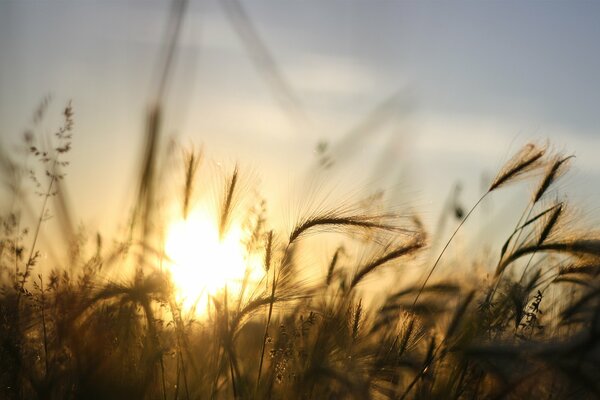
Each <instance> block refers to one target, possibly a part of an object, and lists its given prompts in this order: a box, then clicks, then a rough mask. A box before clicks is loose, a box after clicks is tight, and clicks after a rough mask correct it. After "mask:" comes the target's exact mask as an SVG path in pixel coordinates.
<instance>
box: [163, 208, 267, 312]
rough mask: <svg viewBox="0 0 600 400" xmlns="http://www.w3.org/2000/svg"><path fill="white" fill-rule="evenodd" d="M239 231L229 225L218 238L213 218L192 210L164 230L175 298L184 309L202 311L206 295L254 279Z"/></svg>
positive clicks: (239, 285) (253, 269)
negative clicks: (187, 215)
mask: <svg viewBox="0 0 600 400" xmlns="http://www.w3.org/2000/svg"><path fill="white" fill-rule="evenodd" d="M243 238H244V235H243V230H242V229H241V227H240V226H239V225H235V224H232V226H231V227H230V228H229V229H228V230H227V232H226V233H225V235H223V237H222V238H219V230H218V228H217V224H216V221H215V218H213V217H211V216H210V215H208V214H207V213H203V212H200V211H196V212H194V213H193V214H191V215H190V216H189V217H188V218H187V219H179V220H176V221H174V222H173V223H172V224H171V225H170V227H169V229H168V230H167V236H166V242H165V252H166V254H167V256H168V259H169V269H170V272H171V278H172V280H173V283H174V284H175V287H176V292H177V297H178V300H179V301H180V302H181V303H182V305H183V308H184V309H185V310H190V309H192V308H194V309H196V310H197V312H199V313H202V312H203V311H204V310H205V309H206V306H207V300H208V298H209V296H211V295H212V296H214V295H216V294H217V293H218V292H219V291H221V290H222V289H223V288H225V286H227V289H228V291H229V290H231V291H235V290H239V288H240V287H241V282H242V280H243V279H244V277H245V276H246V279H255V278H256V275H257V274H256V272H257V271H256V268H253V262H252V259H251V257H249V255H248V254H247V252H246V250H245V246H244V244H243Z"/></svg>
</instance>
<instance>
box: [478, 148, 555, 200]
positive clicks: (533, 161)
mask: <svg viewBox="0 0 600 400" xmlns="http://www.w3.org/2000/svg"><path fill="white" fill-rule="evenodd" d="M545 153H546V148H544V147H542V148H540V147H538V146H536V145H535V144H533V143H528V144H526V145H525V146H523V148H522V149H521V150H520V151H519V152H518V153H517V154H515V155H514V156H513V157H512V158H511V159H510V160H509V161H508V162H507V163H506V164H505V165H504V167H503V168H502V169H501V170H500V172H499V173H498V175H496V178H494V180H493V181H492V184H491V185H490V188H489V189H488V192H491V191H493V190H496V189H498V188H499V187H500V186H502V185H504V184H506V183H508V182H509V181H511V180H513V179H516V178H517V177H520V176H521V175H523V174H525V173H527V172H529V171H531V170H533V169H535V168H537V167H539V166H540V161H541V159H542V157H543V156H544V154H545Z"/></svg>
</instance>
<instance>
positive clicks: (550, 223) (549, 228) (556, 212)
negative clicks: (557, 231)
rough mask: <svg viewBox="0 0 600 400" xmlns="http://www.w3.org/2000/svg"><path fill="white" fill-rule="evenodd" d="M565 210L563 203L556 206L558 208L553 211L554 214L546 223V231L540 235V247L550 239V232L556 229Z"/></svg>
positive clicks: (543, 230)
mask: <svg viewBox="0 0 600 400" xmlns="http://www.w3.org/2000/svg"><path fill="white" fill-rule="evenodd" d="M563 210H564V205H563V203H560V204H557V205H556V207H555V208H554V210H553V211H552V214H550V217H549V218H548V221H546V224H545V225H544V229H542V233H541V234H540V238H539V239H538V242H537V244H538V245H540V244H542V243H544V240H546V239H547V238H548V235H550V232H552V229H554V227H555V226H556V224H557V222H558V219H559V218H560V216H561V214H562V212H563Z"/></svg>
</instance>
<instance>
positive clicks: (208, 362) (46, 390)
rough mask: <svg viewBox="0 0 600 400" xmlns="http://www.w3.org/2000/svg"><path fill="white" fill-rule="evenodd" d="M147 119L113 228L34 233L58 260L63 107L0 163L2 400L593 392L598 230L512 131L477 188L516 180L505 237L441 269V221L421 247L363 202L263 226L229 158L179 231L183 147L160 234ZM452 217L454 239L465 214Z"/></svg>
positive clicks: (184, 207)
mask: <svg viewBox="0 0 600 400" xmlns="http://www.w3.org/2000/svg"><path fill="white" fill-rule="evenodd" d="M44 110H45V106H44V104H43V105H42V107H41V108H40V110H39V111H38V112H36V118H38V119H42V118H43V114H44ZM159 117H160V109H159V108H155V109H154V110H153V111H152V112H150V115H149V117H148V131H147V142H146V146H145V150H144V157H143V160H142V165H141V168H140V175H139V182H138V183H139V186H138V187H137V189H136V193H137V197H136V200H135V202H134V204H132V205H129V204H127V205H123V208H124V209H126V208H128V207H131V209H132V212H131V213H130V214H131V215H130V221H129V223H128V225H127V229H126V233H124V234H123V235H122V236H120V237H116V238H103V237H101V236H100V235H97V236H95V235H93V234H92V235H87V236H86V235H83V234H74V235H73V238H72V240H71V241H70V242H69V243H67V244H60V243H64V242H60V241H56V242H55V243H54V242H53V243H50V246H53V247H54V251H55V252H57V253H61V254H62V253H64V254H68V257H67V260H66V261H65V262H64V265H55V264H51V263H50V262H48V260H47V258H44V257H42V253H41V252H40V243H39V241H38V238H39V236H40V229H43V228H44V226H45V224H47V220H48V218H47V216H48V213H49V212H50V210H51V212H52V214H54V215H58V216H57V218H59V217H60V215H59V214H60V213H58V211H57V210H56V208H57V207H58V206H57V205H60V204H61V196H62V194H61V188H62V182H63V177H64V171H66V170H68V169H69V168H77V165H68V162H67V160H68V153H69V151H70V149H71V138H72V134H73V131H74V126H75V125H74V124H75V120H74V119H75V117H74V112H73V108H72V106H71V105H70V104H68V105H67V106H66V107H65V108H64V112H63V123H62V125H61V126H60V127H59V128H57V130H56V131H55V134H54V136H53V137H52V140H51V143H52V144H51V145H46V146H43V145H41V144H40V143H43V142H41V141H40V138H38V137H36V136H35V135H34V134H29V135H27V136H26V138H25V140H26V144H27V147H28V149H29V157H28V158H29V161H30V162H31V161H32V160H33V164H34V165H35V167H36V168H34V169H33V171H32V172H31V173H30V172H28V170H29V169H25V167H24V166H23V165H24V164H23V163H22V160H19V159H14V158H11V157H9V156H7V155H5V156H4V157H3V166H4V170H5V172H6V173H5V182H6V183H7V184H8V187H9V188H10V189H11V192H10V194H11V196H12V197H13V201H12V202H9V205H7V206H6V208H5V209H3V210H2V211H1V214H0V216H1V218H2V233H1V237H0V239H1V241H0V277H1V282H0V285H1V289H0V397H1V398H6V399H21V398H24V399H29V398H47V399H69V398H78V399H137V398H151V399H155V398H156V399H211V398H214V399H227V398H243V399H262V398H265V399H270V398H272V399H338V398H356V399H368V398H373V399H416V398H418V399H430V398H443V399H478V398H490V399H496V398H498V399H499V398H516V399H521V398H522V399H534V398H535V399H551V398H552V399H559V398H560V399H562V398H577V399H581V398H596V397H599V396H600V348H599V343H600V280H599V279H600V278H599V277H598V275H599V272H600V235H598V233H597V232H595V231H593V230H591V229H587V228H585V229H584V228H582V227H583V225H582V224H581V223H580V221H577V220H576V219H574V218H573V217H572V215H574V214H573V213H571V212H570V209H571V205H570V204H568V203H567V202H566V201H565V200H561V199H562V198H563V197H564V196H563V194H560V193H559V194H557V193H556V190H555V184H556V182H557V180H559V179H560V177H561V176H562V175H563V174H564V173H566V172H567V169H568V167H569V164H570V163H572V162H573V161H574V160H573V159H572V158H571V157H569V156H566V155H562V154H557V153H555V152H552V151H550V150H548V149H547V148H546V147H543V146H539V145H537V144H528V145H525V146H524V147H523V148H522V149H521V150H520V151H518V152H517V153H516V154H515V155H514V156H513V157H512V158H511V159H509V160H508V161H507V162H506V163H505V165H504V166H503V167H502V168H501V169H500V171H498V173H497V175H496V176H495V178H494V179H493V180H492V181H491V182H490V184H489V188H488V190H487V192H485V194H483V197H482V199H483V198H487V197H488V196H494V193H495V192H496V191H500V190H502V189H503V188H504V187H505V186H508V185H511V184H513V183H515V182H516V181H522V180H528V181H529V182H531V184H532V185H533V186H532V187H533V189H532V193H531V198H530V200H529V203H528V205H527V207H526V209H525V210H523V211H522V216H521V218H520V220H519V221H518V222H517V221H515V229H514V231H513V232H512V234H510V236H509V237H507V238H505V240H504V241H501V242H498V243H497V246H496V247H495V248H494V250H493V252H492V256H491V257H487V258H482V257H481V255H482V253H483V251H484V249H483V244H482V248H480V249H479V251H478V250H477V249H475V250H469V253H466V254H462V255H461V256H460V257H458V258H456V257H455V258H456V259H455V260H454V261H452V265H450V267H451V270H452V272H451V273H448V269H445V272H444V273H441V272H440V271H438V270H437V267H438V265H440V261H444V260H445V257H447V256H446V252H445V250H446V248H447V247H451V246H452V244H453V238H454V235H451V236H450V237H448V238H445V239H444V240H447V242H444V243H443V244H445V245H446V247H444V246H442V248H443V250H441V251H440V250H432V248H430V247H429V242H430V239H429V238H430V237H432V234H435V232H433V233H429V232H425V230H424V228H423V226H422V224H421V222H420V221H419V219H418V217H417V216H416V215H414V216H413V215H407V214H406V213H400V214H399V213H397V212H395V211H394V212H392V211H388V210H387V209H386V208H384V207H383V206H382V207H372V206H370V205H372V204H368V203H366V202H362V203H361V202H357V203H352V204H339V205H334V206H332V207H330V208H328V207H323V206H321V207H315V208H314V209H313V210H309V211H308V212H307V213H305V214H304V215H301V216H299V218H298V219H297V220H296V221H295V224H294V226H292V227H291V229H289V230H288V231H279V230H277V229H276V228H275V227H276V226H280V224H275V223H274V221H270V220H269V218H268V213H267V212H266V209H267V207H268V204H269V201H268V197H267V198H266V199H265V200H264V201H261V202H258V204H254V203H256V202H254V203H253V202H247V201H244V200H243V197H244V196H245V195H247V192H248V191H247V190H246V189H247V188H245V187H244V182H243V173H242V172H243V171H240V170H239V169H238V168H237V167H232V168H231V171H230V173H229V174H228V175H227V176H225V177H224V178H223V181H222V182H221V183H220V185H219V187H217V188H216V189H215V188H213V191H214V192H215V194H216V200H217V201H216V204H217V206H216V208H215V209H214V210H213V211H212V214H210V215H209V216H206V215H205V216H204V217H203V218H204V220H203V221H205V222H204V225H201V224H196V225H189V226H190V228H189V229H188V228H185V226H186V225H185V223H186V221H193V220H194V218H196V214H195V211H194V210H195V207H196V204H195V202H194V198H195V195H196V194H197V193H198V192H201V191H202V190H206V188H205V186H204V185H203V183H202V182H200V183H199V182H198V173H199V171H200V170H202V168H203V164H202V159H203V155H202V154H201V153H200V152H199V151H197V150H194V149H187V150H186V151H185V152H184V153H183V155H182V156H181V157H176V159H177V160H178V161H177V162H179V163H180V164H179V165H180V172H181V173H180V174H179V175H180V177H181V184H180V185H179V186H178V187H179V189H180V190H179V191H178V193H177V195H176V196H175V197H176V198H178V199H179V200H178V202H177V205H176V207H175V208H176V210H177V212H178V217H177V220H178V221H180V222H179V223H180V224H184V225H181V226H184V228H173V226H178V225H173V224H174V219H173V216H172V215H170V214H168V213H166V212H165V208H164V204H163V203H162V199H163V198H162V197H161V195H162V194H163V191H164V190H163V188H164V184H165V182H164V180H165V179H166V178H165V174H163V173H162V171H163V170H164V168H166V167H165V165H166V164H167V162H166V161H165V156H164V155H165V154H166V153H165V149H163V147H162V146H161V145H160V141H159V140H158V131H159ZM36 171H37V172H36ZM71 189H72V190H73V191H74V192H75V193H76V190H77V188H71ZM27 191H29V192H36V193H37V198H38V200H39V201H38V202H36V203H35V204H36V205H37V206H36V207H37V208H36V209H35V215H36V216H37V217H36V219H35V222H34V224H33V225H32V226H24V222H23V221H24V218H23V215H24V213H25V212H26V210H24V209H23V208H24V207H23V205H24V204H29V203H27V202H26V201H25V194H24V193H25V192H27ZM107 195H109V194H107ZM382 204H384V203H382ZM478 204H479V202H478V203H477V204H475V205H474V207H473V209H476V208H477V206H478ZM392 206H393V205H392ZM390 209H391V210H396V209H397V208H394V207H392V208H390ZM67 211H68V210H67ZM471 211H472V210H471ZM456 214H457V215H456V216H455V217H456V231H455V232H454V233H457V232H459V234H460V230H461V229H462V225H463V223H464V222H466V223H468V220H469V216H470V215H471V212H466V213H462V212H460V213H458V212H457V213H456ZM463 214H464V215H463ZM206 221H211V222H210V223H208V222H206ZM88 232H94V227H89V229H88ZM173 232H175V233H173ZM331 233H335V235H331ZM309 236H310V237H311V238H312V239H315V238H319V237H320V236H323V237H327V238H328V243H330V244H331V246H330V247H331V249H330V254H329V261H327V262H326V263H325V265H320V266H318V267H319V268H315V269H314V270H319V269H320V270H323V271H327V273H326V274H323V275H322V276H313V277H312V278H311V279H306V278H305V273H302V272H303V271H299V268H301V266H300V262H299V260H301V259H305V258H306V256H307V253H310V252H311V251H313V250H312V248H311V246H309V245H308V244H307V240H305V239H306V238H307V237H309ZM332 237H333V238H335V240H337V242H335V241H332V239H331V238H332ZM46 245H47V244H46ZM346 249H351V250H352V251H346ZM434 251H435V253H433V252H434ZM356 254H361V256H360V257H353V256H352V255H356ZM482 259H484V260H485V261H482ZM473 264H476V266H477V268H472V266H473ZM408 267H415V268H416V269H417V270H418V271H419V278H418V279H417V280H416V281H415V280H414V279H412V280H409V279H407V280H406V281H403V280H402V279H400V280H398V281H397V282H394V285H393V290H392V291H391V292H390V293H388V294H387V295H386V298H385V299H384V301H383V302H373V301H369V300H368V299H367V298H366V297H365V296H368V293H369V290H366V289H365V286H366V283H367V281H368V286H369V287H370V288H371V290H372V288H373V287H375V288H376V287H378V285H380V284H382V285H383V284H386V285H387V284H388V283H389V282H387V280H388V278H387V277H388V275H386V274H379V273H378V272H379V271H383V270H394V271H402V270H403V269H407V268H408ZM114 271H118V273H117V274H115V273H114ZM476 271H483V272H476ZM395 276H401V274H400V275H398V274H396V275H395ZM378 280H380V281H381V282H379V281H378Z"/></svg>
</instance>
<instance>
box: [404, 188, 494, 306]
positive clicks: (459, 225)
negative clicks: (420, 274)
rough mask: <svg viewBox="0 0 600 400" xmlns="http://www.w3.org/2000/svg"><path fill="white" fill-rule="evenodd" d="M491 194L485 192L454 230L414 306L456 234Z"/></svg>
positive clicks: (420, 290) (428, 275) (418, 294)
mask: <svg viewBox="0 0 600 400" xmlns="http://www.w3.org/2000/svg"><path fill="white" fill-rule="evenodd" d="M489 193H490V192H489V191H487V192H485V194H484V195H483V196H481V198H480V199H479V200H477V203H475V205H474V206H473V207H472V208H471V210H470V211H469V212H468V213H467V215H465V218H464V219H463V220H462V221H460V224H458V226H457V227H456V229H455V230H454V233H452V236H450V239H448V241H447V242H446V245H445V246H444V248H443V249H442V251H441V252H440V254H439V256H438V258H437V259H436V260H435V263H433V266H432V267H431V269H430V270H429V273H428V274H427V277H426V278H425V281H423V284H422V285H421V288H420V289H419V292H418V293H417V296H416V297H415V300H414V301H413V306H414V305H415V304H417V301H418V300H419V297H420V296H421V293H423V290H424V289H425V286H426V285H427V282H428V281H429V278H431V275H432V274H433V271H434V270H435V268H436V267H437V265H438V263H439V262H440V260H441V259H442V256H443V255H444V252H445V251H446V249H447V248H448V246H449V245H450V242H452V239H454V236H456V234H457V233H458V231H459V229H460V228H461V227H462V226H463V224H464V223H465V222H466V221H467V219H468V218H469V216H470V215H471V214H472V213H473V211H475V209H476V208H477V206H478V205H479V203H481V202H482V201H483V199H485V197H486V196H487V195H488V194H489Z"/></svg>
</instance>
